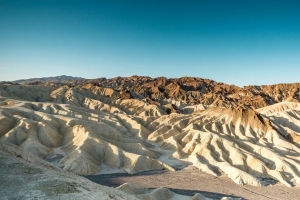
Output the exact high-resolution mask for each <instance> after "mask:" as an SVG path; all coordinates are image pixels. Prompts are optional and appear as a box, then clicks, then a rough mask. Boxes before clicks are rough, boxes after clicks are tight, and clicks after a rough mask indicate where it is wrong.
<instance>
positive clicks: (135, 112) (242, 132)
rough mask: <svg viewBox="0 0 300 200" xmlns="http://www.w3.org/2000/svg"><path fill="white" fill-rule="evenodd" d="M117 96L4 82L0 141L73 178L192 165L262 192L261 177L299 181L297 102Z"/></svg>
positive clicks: (288, 182)
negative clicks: (218, 102)
mask: <svg viewBox="0 0 300 200" xmlns="http://www.w3.org/2000/svg"><path fill="white" fill-rule="evenodd" d="M137 78H139V77H137ZM145 79H147V78H145ZM121 80H122V79H121ZM163 80H165V79H163ZM127 93H128V92H127ZM119 94H120V93H119V92H118V91H116V90H115V89H112V88H103V87H99V86H95V85H93V84H87V85H83V86H76V87H70V86H68V85H67V86H45V85H14V84H7V83H6V84H5V83H3V84H1V85H0V96H1V97H0V142H6V143H12V144H14V145H17V146H18V147H20V148H21V149H22V150H24V151H26V152H30V153H32V154H33V155H35V156H37V157H39V158H42V159H44V160H46V161H48V162H51V163H53V164H55V165H56V166H58V167H61V168H63V169H64V170H67V171H70V172H74V173H77V174H80V175H88V174H95V173H99V172H100V173H101V170H102V171H104V170H105V169H106V168H110V169H115V170H122V171H124V172H127V173H130V174H132V173H137V172H142V171H147V170H153V169H168V170H175V169H180V168H182V167H184V166H186V165H188V164H193V165H194V166H196V167H197V168H199V169H200V170H202V171H204V172H207V173H209V174H212V175H214V176H218V175H220V174H227V175H228V177H229V178H231V179H232V180H233V181H235V182H236V183H238V184H250V185H255V186H262V185H264V181H263V179H264V178H272V179H275V180H277V181H279V182H281V183H283V184H285V185H287V186H289V187H290V186H293V185H298V184H299V183H300V172H299V170H298V169H300V160H299V155H300V149H299V130H300V128H299V127H298V126H300V122H299V117H298V116H299V113H300V106H299V105H298V103H288V102H284V103H280V104H276V105H273V106H270V107H265V108H262V109H258V110H256V111H255V110H252V109H247V108H245V107H235V108H233V107H232V108H225V107H213V106H212V105H210V106H209V107H208V106H205V105H194V106H193V105H189V104H185V103H181V102H179V101H175V100H173V101H171V102H170V101H167V100H162V101H161V103H160V104H159V105H155V104H149V103H148V102H147V100H146V99H144V98H142V99H137V98H134V99H132V98H119ZM125 96H126V95H125ZM133 96H134V95H132V97H133ZM127 97H128V96H127ZM164 101H165V102H164ZM170 103H171V105H172V106H170ZM168 104H169V105H168ZM165 105H167V106H165ZM167 108H168V109H169V110H168V109H167ZM195 110H198V111H196V112H194V111H195ZM192 112H193V113H192ZM182 113H192V114H182Z"/></svg>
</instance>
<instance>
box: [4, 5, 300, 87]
mask: <svg viewBox="0 0 300 200" xmlns="http://www.w3.org/2000/svg"><path fill="white" fill-rule="evenodd" d="M0 70H1V71H0V81H4V80H16V79H23V78H33V77H47V76H57V75H63V74H65V75H71V76H80V77H84V78H97V77H108V78H111V77H115V76H131V75H146V76H151V77H158V76H165V77H182V76H195V77H201V78H209V79H213V80H215V81H219V82H225V83H229V84H236V85H239V86H243V85H262V84H274V83H291V82H300V76H299V74H300V1H288V0H285V1H284V0H282V1H278V0H260V1H257V0H243V1H241V0H235V1H232V0H226V1H225V0H206V1H201V0H199V1H177V0H173V1H165V0H160V1H148V0H135V1H133V0H132V1H125V0H122V1H117V0H107V1H101V0H100V1H90V0H85V1H79V0H60V1H56V0H38V1H31V0H26V1H19V0H1V1H0Z"/></svg>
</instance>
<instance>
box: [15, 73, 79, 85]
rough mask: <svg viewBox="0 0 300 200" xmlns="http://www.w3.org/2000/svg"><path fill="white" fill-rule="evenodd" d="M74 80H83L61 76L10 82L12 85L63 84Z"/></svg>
mask: <svg viewBox="0 0 300 200" xmlns="http://www.w3.org/2000/svg"><path fill="white" fill-rule="evenodd" d="M74 80H84V78H81V77H73V76H66V75H61V76H54V77H42V78H30V79H20V80H16V81H12V82H13V83H18V84H31V83H34V82H53V83H62V82H65V81H74Z"/></svg>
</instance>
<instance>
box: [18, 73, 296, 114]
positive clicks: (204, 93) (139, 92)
mask: <svg viewBox="0 0 300 200" xmlns="http://www.w3.org/2000/svg"><path fill="white" fill-rule="evenodd" d="M46 81H47V82H46ZM16 83H21V84H35V85H45V86H52V87H58V86H62V85H68V86H69V87H74V86H78V85H81V86H83V85H86V84H91V85H93V86H98V87H97V88H99V87H100V88H102V89H101V90H103V91H106V95H107V96H109V97H113V98H115V99H117V98H121V99H124V98H125V99H129V98H134V99H140V100H141V99H146V100H147V102H148V103H150V104H155V105H162V101H166V100H167V101H169V102H170V101H179V102H181V103H185V104H188V105H189V106H190V105H199V104H200V105H205V106H218V107H237V106H241V107H244V108H251V109H258V108H262V107H265V106H269V105H273V104H276V103H280V102H283V101H291V102H299V101H300V91H299V89H300V84H299V83H294V84H276V85H263V86H245V87H242V88H241V87H238V86H235V85H228V84H225V83H220V82H216V81H213V80H209V79H201V78H194V77H182V78H171V79H168V78H165V77H159V78H151V77H147V76H131V77H116V78H112V79H106V78H98V79H82V78H74V79H73V78H71V77H64V78H60V77H51V78H48V79H46V78H44V79H29V80H21V81H16ZM88 87H92V86H88ZM176 108H177V107H176ZM175 112H177V111H175Z"/></svg>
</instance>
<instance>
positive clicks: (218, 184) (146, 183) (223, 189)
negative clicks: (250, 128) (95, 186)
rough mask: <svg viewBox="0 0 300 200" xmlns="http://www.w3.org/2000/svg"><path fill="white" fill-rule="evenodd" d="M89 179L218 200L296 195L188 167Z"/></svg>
mask: <svg viewBox="0 0 300 200" xmlns="http://www.w3.org/2000/svg"><path fill="white" fill-rule="evenodd" d="M86 178H88V179H89V180H91V181H93V182H96V183H99V184H101V185H106V186H110V187H117V186H119V185H122V184H123V183H126V182H128V183H133V184H137V185H140V186H142V187H146V188H158V187H166V188H169V189H171V190H172V191H174V192H176V193H178V194H183V195H188V196H192V195H194V194H195V193H201V194H203V195H205V196H206V197H210V198H213V199H221V198H222V197H226V196H227V197H242V198H243V199H251V200H252V199H253V200H254V199H255V200H258V199H259V200H270V199H272V200H282V199H285V200H296V199H299V196H300V188H299V187H298V186H295V187H293V188H287V187H286V186H285V185H283V184H281V183H274V182H273V183H272V184H274V185H272V184H270V185H269V186H265V187H255V186H250V185H237V184H236V183H234V182H233V181H232V180H231V179H229V178H228V177H227V176H226V175H222V176H220V177H214V176H212V175H209V174H206V173H203V172H201V171H199V170H198V169H196V168H195V167H192V166H189V167H187V168H185V169H183V170H179V171H173V172H172V171H164V172H162V171H150V172H144V173H139V174H135V175H129V174H125V173H122V174H105V175H93V176H87V177H86Z"/></svg>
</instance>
